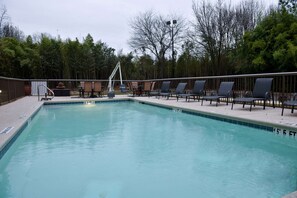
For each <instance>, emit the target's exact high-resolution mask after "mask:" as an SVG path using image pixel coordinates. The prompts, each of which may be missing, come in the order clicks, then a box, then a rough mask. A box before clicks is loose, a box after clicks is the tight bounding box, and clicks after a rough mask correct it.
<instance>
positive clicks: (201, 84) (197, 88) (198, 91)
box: [176, 80, 206, 102]
mask: <svg viewBox="0 0 297 198" xmlns="http://www.w3.org/2000/svg"><path fill="white" fill-rule="evenodd" d="M205 82H206V80H196V81H195V84H194V88H193V90H192V91H191V92H189V93H185V94H178V95H177V96H176V97H177V100H178V97H180V98H184V97H185V98H186V101H188V102H189V101H190V98H191V97H193V99H194V100H195V98H196V97H197V99H198V102H199V100H200V97H201V96H204V95H205V89H204V88H205Z"/></svg>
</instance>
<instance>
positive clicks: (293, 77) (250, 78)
mask: <svg viewBox="0 0 297 198" xmlns="http://www.w3.org/2000/svg"><path fill="white" fill-rule="evenodd" d="M256 78H273V86H272V91H273V93H274V100H275V101H276V104H280V102H281V101H282V100H284V99H288V98H290V96H291V95H292V93H296V92H297V72H282V73H265V74H244V75H226V76H203V77H186V78H166V79H148V80H124V83H125V84H126V86H128V87H129V84H130V82H139V83H143V82H145V81H154V82H156V85H155V88H156V89H158V88H160V86H161V83H162V82H163V81H171V88H172V89H174V88H176V86H177V84H178V83H179V82H186V83H187V89H192V88H193V86H194V83H195V81H196V80H206V91H207V92H212V91H214V90H217V89H218V86H219V84H220V83H221V82H222V81H234V82H235V84H234V96H235V97H236V96H242V95H243V94H244V93H245V92H246V91H252V89H253V86H254V83H255V80H256ZM32 81H46V82H47V86H48V87H49V88H50V89H55V88H56V86H58V84H59V83H60V82H62V83H63V84H64V85H65V88H67V89H69V90H70V94H71V96H74V95H78V94H79V89H80V82H85V81H93V82H94V81H100V82H101V84H102V86H103V90H106V91H107V85H108V80H98V79H94V80H92V79H12V78H4V77H0V90H1V91H2V93H0V104H2V103H5V102H9V101H12V100H15V99H17V98H19V97H22V96H24V95H25V93H24V90H27V91H26V92H27V94H28V92H30V91H29V90H28V89H30V85H31V82H32ZM117 87H119V81H117V80H116V81H115V88H117ZM1 91H0V92H1Z"/></svg>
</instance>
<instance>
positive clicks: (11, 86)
mask: <svg viewBox="0 0 297 198" xmlns="http://www.w3.org/2000/svg"><path fill="white" fill-rule="evenodd" d="M24 89H25V81H24V80H22V79H16V78H5V77H0V105H2V104H5V103H8V102H11V101H14V100H16V99H18V98H21V97H23V96H25V90H24Z"/></svg>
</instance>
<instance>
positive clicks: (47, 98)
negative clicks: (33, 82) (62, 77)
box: [37, 85, 55, 101]
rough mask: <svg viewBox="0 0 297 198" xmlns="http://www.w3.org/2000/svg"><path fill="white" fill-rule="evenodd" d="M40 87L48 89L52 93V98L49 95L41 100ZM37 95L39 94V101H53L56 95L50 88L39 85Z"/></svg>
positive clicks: (45, 95)
mask: <svg viewBox="0 0 297 198" xmlns="http://www.w3.org/2000/svg"><path fill="white" fill-rule="evenodd" d="M40 87H44V88H46V89H47V90H48V91H49V92H50V93H51V97H48V96H49V95H48V94H47V93H45V94H44V97H42V98H41V99H40V91H39V88H40ZM37 94H38V101H42V100H51V99H53V98H54V97H55V93H54V92H53V90H51V89H50V88H48V87H47V86H45V85H38V87H37Z"/></svg>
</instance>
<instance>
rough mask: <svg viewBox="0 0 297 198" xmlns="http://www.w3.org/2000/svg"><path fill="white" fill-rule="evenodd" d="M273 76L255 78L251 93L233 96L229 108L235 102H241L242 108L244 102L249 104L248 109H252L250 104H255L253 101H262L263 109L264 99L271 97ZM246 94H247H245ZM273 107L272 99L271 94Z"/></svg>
mask: <svg viewBox="0 0 297 198" xmlns="http://www.w3.org/2000/svg"><path fill="white" fill-rule="evenodd" d="M272 80H273V78H257V79H256V82H255V85H254V89H253V92H252V95H251V96H249V97H243V98H234V100H233V102H232V106H231V109H233V105H234V104H235V103H243V108H244V105H245V104H250V111H251V110H252V105H254V106H255V101H263V102H264V105H263V109H265V106H266V101H267V100H270V99H271V87H272ZM246 95H247V94H246ZM272 102H273V108H274V100H273V96H272Z"/></svg>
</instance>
